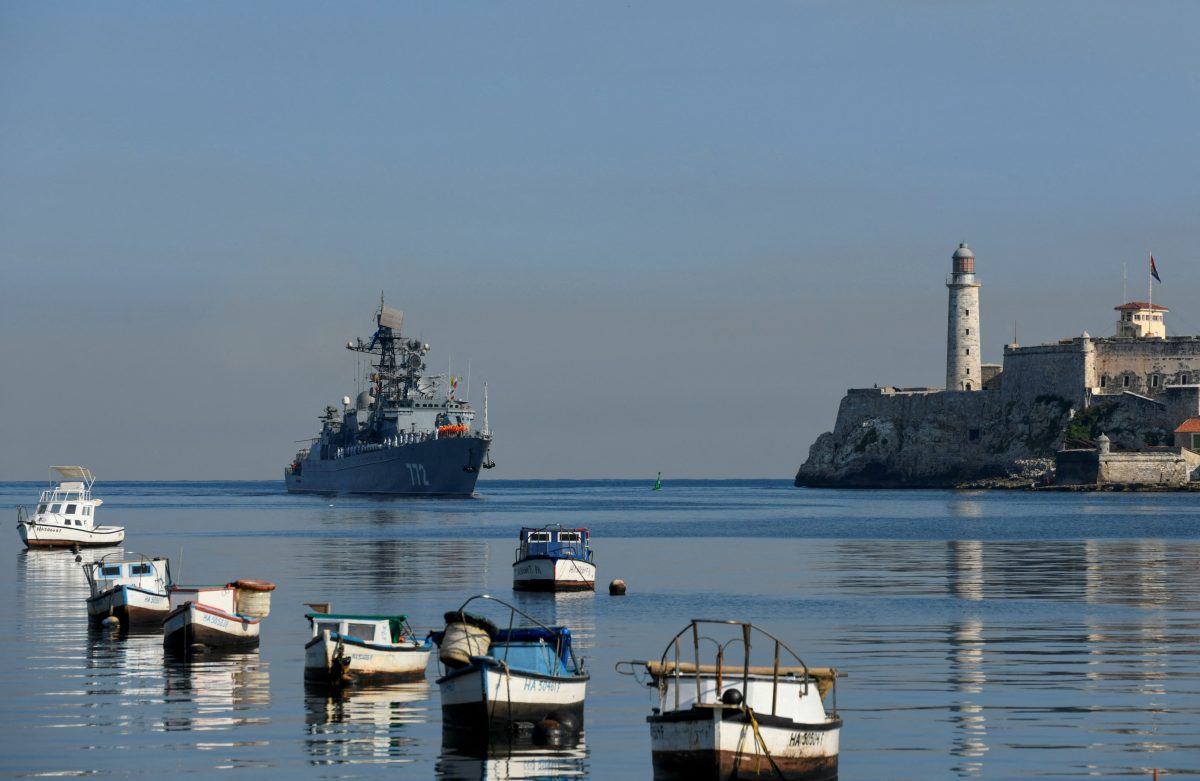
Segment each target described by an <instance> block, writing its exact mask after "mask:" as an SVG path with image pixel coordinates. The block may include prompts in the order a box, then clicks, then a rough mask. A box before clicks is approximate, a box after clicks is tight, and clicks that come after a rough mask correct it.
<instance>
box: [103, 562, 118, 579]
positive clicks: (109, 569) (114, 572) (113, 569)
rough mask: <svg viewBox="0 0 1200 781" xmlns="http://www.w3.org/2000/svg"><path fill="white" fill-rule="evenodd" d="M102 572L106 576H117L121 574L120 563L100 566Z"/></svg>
mask: <svg viewBox="0 0 1200 781" xmlns="http://www.w3.org/2000/svg"><path fill="white" fill-rule="evenodd" d="M100 574H101V575H103V576H104V577H106V578H115V577H117V576H119V575H120V574H121V565H120V564H105V565H104V566H103V567H101V568H100Z"/></svg>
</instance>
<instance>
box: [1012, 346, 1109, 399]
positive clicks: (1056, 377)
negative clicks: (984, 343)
mask: <svg viewBox="0 0 1200 781" xmlns="http://www.w3.org/2000/svg"><path fill="white" fill-rule="evenodd" d="M1085 345H1086V341H1085V340H1083V339H1073V340H1071V341H1070V342H1069V343H1067V344H1042V345H1037V346H1034V347H1015V348H1014V347H1006V348H1005V349H1004V374H1003V375H1002V376H1003V382H1002V383H1001V388H1000V392H1001V393H1002V394H1003V396H1004V400H1005V402H1016V403H1018V404H1029V403H1032V402H1034V401H1035V400H1036V399H1037V398H1038V397H1039V396H1043V397H1044V396H1059V397H1061V398H1064V399H1067V400H1068V401H1071V402H1073V403H1074V404H1075V406H1077V407H1079V408H1082V407H1083V404H1084V398H1085V388H1086V387H1087V386H1086V385H1085V383H1084V378H1085V376H1086V375H1087V374H1088V373H1089V372H1088V369H1090V363H1091V358H1092V356H1091V354H1090V350H1087V349H1086V348H1085Z"/></svg>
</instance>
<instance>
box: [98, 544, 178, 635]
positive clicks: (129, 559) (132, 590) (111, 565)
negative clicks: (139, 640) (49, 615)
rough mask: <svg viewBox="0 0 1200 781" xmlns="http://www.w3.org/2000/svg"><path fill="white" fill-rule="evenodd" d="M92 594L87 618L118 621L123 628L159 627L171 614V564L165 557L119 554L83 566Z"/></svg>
mask: <svg viewBox="0 0 1200 781" xmlns="http://www.w3.org/2000/svg"><path fill="white" fill-rule="evenodd" d="M83 574H84V575H85V576H86V577H87V581H88V586H89V587H90V588H91V592H92V595H91V596H90V597H88V599H87V612H88V618H90V619H91V620H92V621H95V622H100V621H103V620H104V619H106V618H115V619H117V620H118V621H119V622H120V623H121V626H124V627H131V626H139V625H141V626H146V625H149V626H157V625H158V624H159V623H160V622H161V621H162V619H163V617H164V616H165V615H166V614H167V613H168V611H170V604H169V601H168V599H167V590H168V589H169V588H170V587H171V564H170V562H169V561H167V560H166V559H164V558H159V557H157V556H156V557H154V558H150V557H149V556H143V555H141V554H140V553H127V552H124V551H118V552H116V553H110V554H108V555H107V556H104V557H103V558H101V559H98V560H96V561H91V562H87V563H86V564H83Z"/></svg>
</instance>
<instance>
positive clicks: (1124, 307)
mask: <svg viewBox="0 0 1200 781" xmlns="http://www.w3.org/2000/svg"><path fill="white" fill-rule="evenodd" d="M1116 309H1117V311H1118V312H1120V313H1121V319H1120V320H1118V321H1117V336H1118V337H1121V336H1131V337H1133V338H1134V339H1166V338H1167V326H1166V323H1164V322H1163V315H1165V314H1166V313H1167V312H1169V311H1171V310H1169V309H1167V308H1166V307H1165V306H1159V305H1158V304H1151V303H1147V302H1145V301H1131V302H1129V303H1128V304H1121V305H1120V306H1119V307H1117V308H1116Z"/></svg>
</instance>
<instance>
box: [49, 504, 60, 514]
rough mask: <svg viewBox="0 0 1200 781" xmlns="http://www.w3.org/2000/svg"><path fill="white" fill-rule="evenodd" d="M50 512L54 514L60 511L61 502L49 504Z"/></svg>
mask: <svg viewBox="0 0 1200 781" xmlns="http://www.w3.org/2000/svg"><path fill="white" fill-rule="evenodd" d="M50 512H52V513H55V514H58V513H60V512H62V505H61V504H52V505H50Z"/></svg>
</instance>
